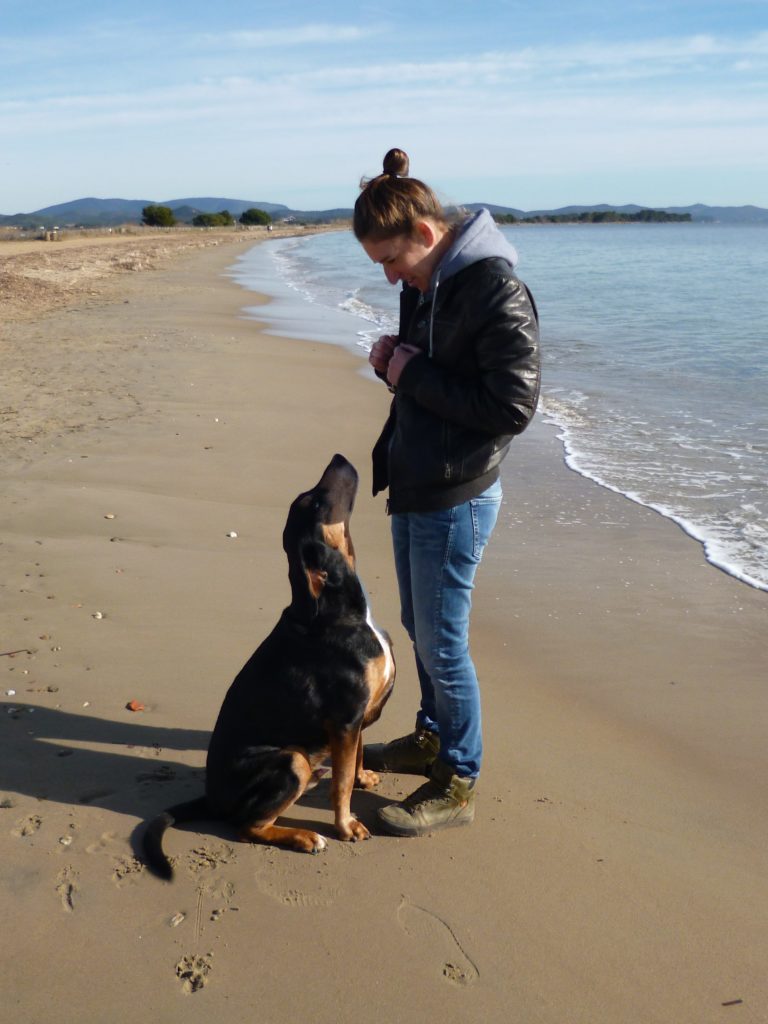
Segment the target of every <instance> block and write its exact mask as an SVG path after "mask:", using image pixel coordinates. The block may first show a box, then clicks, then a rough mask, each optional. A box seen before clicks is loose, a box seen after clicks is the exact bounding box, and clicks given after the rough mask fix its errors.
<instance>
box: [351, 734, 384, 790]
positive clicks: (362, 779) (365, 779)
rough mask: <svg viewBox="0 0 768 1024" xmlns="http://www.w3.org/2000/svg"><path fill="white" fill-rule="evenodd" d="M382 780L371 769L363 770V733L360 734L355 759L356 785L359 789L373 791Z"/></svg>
mask: <svg viewBox="0 0 768 1024" xmlns="http://www.w3.org/2000/svg"><path fill="white" fill-rule="evenodd" d="M380 782H381V779H380V778H379V776H378V775H377V774H376V772H372V771H371V770H370V768H363V733H362V730H361V732H360V738H359V739H358V741H357V756H356V758H355V785H356V786H357V787H358V789H373V787H374V786H378V784H379V783H380Z"/></svg>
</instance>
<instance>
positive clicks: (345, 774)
mask: <svg viewBox="0 0 768 1024" xmlns="http://www.w3.org/2000/svg"><path fill="white" fill-rule="evenodd" d="M359 746H360V730H359V729H354V730H352V731H351V732H344V733H341V734H340V735H337V734H334V735H332V736H331V765H332V768H333V776H332V778H331V800H332V803H333V813H334V817H335V825H336V831H337V832H338V835H339V839H344V840H347V841H348V842H353V843H354V842H357V840H358V839H368V838H370V835H371V833H370V832H369V831H368V829H367V828H366V827H365V825H363V823H362V822H360V821H358V820H357V818H355V817H353V815H352V811H351V809H350V800H351V798H352V787H353V786H354V784H355V775H356V770H357V755H358V747H359Z"/></svg>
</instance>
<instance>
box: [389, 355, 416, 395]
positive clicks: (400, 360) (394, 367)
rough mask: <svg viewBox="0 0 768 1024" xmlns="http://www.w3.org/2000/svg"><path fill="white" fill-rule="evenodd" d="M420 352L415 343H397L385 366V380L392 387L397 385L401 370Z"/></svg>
mask: <svg viewBox="0 0 768 1024" xmlns="http://www.w3.org/2000/svg"><path fill="white" fill-rule="evenodd" d="M420 354H421V349H419V348H416V346H415V345H398V346H397V348H396V349H395V351H394V352H393V353H392V358H391V359H390V360H389V364H388V366H387V380H388V381H389V383H390V384H391V385H392V387H393V388H394V387H397V382H398V381H399V380H400V374H401V373H402V372H403V370H404V369H405V367H406V366H407V365H408V363H410V361H411V360H412V359H413V357H414V356H418V355H420Z"/></svg>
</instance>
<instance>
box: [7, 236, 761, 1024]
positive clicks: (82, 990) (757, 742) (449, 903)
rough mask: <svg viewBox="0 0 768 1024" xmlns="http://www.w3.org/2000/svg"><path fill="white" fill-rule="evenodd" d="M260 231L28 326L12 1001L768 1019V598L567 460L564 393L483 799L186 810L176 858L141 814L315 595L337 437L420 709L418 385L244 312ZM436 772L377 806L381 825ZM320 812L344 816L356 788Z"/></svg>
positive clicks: (15, 682)
mask: <svg viewBox="0 0 768 1024" xmlns="http://www.w3.org/2000/svg"><path fill="white" fill-rule="evenodd" d="M252 241H253V240H252V239H245V240H244V239H242V238H239V239H236V240H235V239H232V240H231V242H230V243H229V244H226V245H225V244H223V243H222V244H219V245H207V246H206V247H204V248H202V249H190V248H184V249H182V250H180V251H179V252H175V253H166V254H165V255H164V256H163V258H162V259H158V260H157V261H145V262H146V264H147V265H145V266H142V267H140V268H137V267H134V270H133V271H132V272H129V269H130V268H128V267H124V268H122V270H120V269H113V272H111V273H110V274H108V275H103V277H102V279H100V283H96V284H95V285H94V287H87V286H86V283H85V282H86V281H87V279H88V277H89V274H90V273H91V270H92V268H93V266H94V260H96V259H97V254H96V253H95V251H91V252H90V253H88V252H86V250H85V248H82V247H81V250H80V255H79V257H78V261H77V262H78V263H79V267H80V269H79V273H78V272H77V271H78V268H77V267H75V268H74V276H73V277H71V279H69V282H70V283H69V285H68V287H70V288H71V292H70V293H68V294H64V293H63V292H61V293H59V294H58V298H57V299H56V301H54V302H50V301H48V300H47V299H46V300H45V301H42V302H41V303H39V304H38V305H35V300H34V297H29V296H28V297H27V299H26V301H25V302H23V303H21V304H18V303H17V304H16V306H14V307H12V313H13V315H12V317H11V318H9V319H8V320H7V322H6V323H5V328H4V336H3V339H2V354H3V377H4V380H3V397H2V401H1V402H0V414H1V415H2V421H3V440H2V449H1V450H0V474H1V475H2V488H3V498H4V500H3V503H2V507H1V508H0V599H1V602H0V772H1V774H0V805H1V806H0V893H1V895H2V906H3V910H4V927H3V929H2V936H0V955H1V956H2V964H3V979H2V985H1V986H0V987H1V989H2V997H1V998H0V1021H1V1022H2V1024H5V1022H14V1024H31V1022H35V1024H38V1022H47V1021H51V1020H56V1021H57V1022H59V1024H70V1022H71V1024H75V1022H77V1024H91V1022H93V1024H101V1022H103V1021H106V1020H109V1021H113V1022H122V1021H132V1020H136V1019H147V1020H157V1021H163V1022H175V1021H182V1020H183V1021H185V1022H195V1021H209V1020H211V1019H220V1020H226V1021H230V1020H249V1021H260V1022H261V1021H263V1022H265V1024H278V1022H282V1021H289V1020H296V1019H304V1018H306V1019H309V1020H312V1021H313V1022H315V1024H331V1022H338V1021H341V1022H345V1021H353V1020H354V1021H357V1020H365V1021H370V1022H372V1024H377V1022H381V1024H385V1022H391V1021H399V1022H401V1024H416V1022H418V1024H423V1022H425V1021H441V1022H445V1024H454V1022H455V1024H459V1022H466V1021H483V1022H485V1021H493V1022H496V1021H499V1022H502V1021H503V1022H507V1021H515V1022H521V1024H535V1022H544V1024H565V1022H568V1024H577V1022H578V1024H641V1022H642V1024H652V1022H659V1024H707V1022H710V1021H711V1022H719V1021H734V1020H738V1021H740V1022H749V1024H753V1022H758V1021H764V1020H766V1013H767V1012H768V1010H767V1009H766V1008H768V974H767V973H766V969H765V957H766V950H768V880H767V879H766V850H767V849H768V802H767V801H766V798H765V796H766V782H765V780H766V778H768V753H767V751H766V742H765V737H766V731H767V728H768V692H767V689H766V659H765V637H766V625H767V623H766V612H767V610H768V596H767V595H766V594H764V593H761V592H758V591H756V590H752V589H750V588H749V587H747V586H746V585H744V584H740V583H738V582H736V581H735V580H733V579H731V578H730V577H728V576H726V575H724V574H723V573H721V572H719V571H718V570H716V569H714V568H712V567H711V566H709V565H708V564H707V563H706V562H705V560H704V557H703V553H702V550H701V548H700V547H699V545H698V544H696V543H695V542H694V541H692V540H690V539H689V538H687V537H686V536H685V535H684V534H683V533H682V532H681V531H680V530H679V529H678V528H677V527H676V526H675V525H674V524H672V523H671V522H669V521H667V520H664V519H662V518H661V517H660V516H658V515H656V514H655V513H653V512H651V511H649V510H646V509H643V508H640V507H638V506H636V505H633V504H632V503H631V502H629V501H627V500H626V499H625V498H622V497H621V496H619V495H616V494H613V493H611V492H609V491H607V490H604V489H601V488H599V487H597V486H596V485H594V484H592V483H591V482H589V481H588V480H585V479H583V478H581V477H579V476H577V475H576V474H574V473H572V472H570V471H569V470H568V469H567V468H566V467H565V465H564V463H563V457H562V450H561V446H560V444H559V442H558V441H557V439H556V437H555V434H554V429H553V428H552V427H550V426H549V425H547V424H546V423H545V422H544V421H543V419H541V418H539V419H537V420H536V421H535V423H534V425H533V426H532V427H531V428H530V430H529V431H528V432H527V433H526V434H525V435H523V436H522V437H521V438H519V439H518V440H517V441H516V442H515V444H514V445H513V449H512V452H511V454H510V456H509V458H508V460H507V463H506V465H505V504H504V506H503V510H502V515H501V518H500V521H499V526H498V527H497V533H496V535H495V537H494V540H493V541H492V543H491V546H490V547H489V550H488V552H487V554H486V558H485V561H484V564H483V566H482V567H481V571H480V575H479V577H478V589H477V591H476V597H475V611H474V624H473V650H474V653H475V660H476V662H477V665H478V670H479V674H480V677H481V680H482V689H483V699H484V718H485V737H486V763H485V766H484V771H483V775H482V778H481V782H480V787H479V797H478V812H477V819H476V822H475V824H474V825H473V826H472V828H470V829H460V830H456V831H454V832H449V833H446V834H442V835H435V836H433V837H430V838H426V839H422V840H403V839H394V838H388V837H386V836H384V835H376V836H375V837H374V838H373V839H372V840H371V841H369V842H366V843H362V844H357V845H349V844H343V843H341V842H337V841H335V840H333V839H332V840H331V842H330V843H329V847H328V850H327V851H326V852H325V853H323V854H322V855H319V856H317V857H309V856H304V855H299V854H292V853H289V852H286V851H282V850H276V849H272V848H270V847H264V846H249V845H245V844H241V843H238V842H237V841H236V838H235V836H234V835H233V833H232V832H230V831H229V830H228V829H226V828H221V829H218V830H217V831H216V832H215V833H214V834H210V833H200V832H197V831H195V829H194V828H193V827H185V828H184V829H178V830H173V831H171V832H169V833H168V835H167V837H166V849H167V851H168V852H169V854H170V855H171V856H172V857H173V858H174V860H175V862H176V869H177V877H176V880H175V881H174V882H173V883H172V884H165V883H162V882H160V881H158V880H157V879H155V878H154V877H153V876H151V875H150V874H149V873H148V872H147V871H146V870H145V869H144V868H143V867H142V864H141V862H140V860H139V859H138V858H137V848H136V845H135V844H136V836H137V834H138V829H139V828H140V826H141V823H142V822H143V821H144V820H146V819H147V818H148V817H152V816H154V814H156V813H157V812H158V811H159V810H160V809H162V808H164V807H166V806H168V805H169V804H171V803H173V802H177V801H179V800H183V799H187V798H188V797H190V796H193V795H196V794H197V793H198V792H199V791H200V789H201V785H202V773H201V766H202V764H203V763H204V756H205V748H206V744H207V737H208V734H209V730H210V729H211V727H212V724H213V722H214V720H215V716H216V713H217V711H218V708H219V705H220V702H221V700H222V697H223V695H224V692H225V690H226V688H227V687H228V685H229V683H230V682H231V680H232V678H233V676H234V675H235V673H236V672H237V671H238V670H239V668H240V667H241V665H242V664H243V663H244V661H245V660H246V659H247V657H248V656H249V655H250V653H251V652H252V650H253V649H254V648H255V647H256V646H257V645H258V643H259V642H260V641H261V640H262V639H263V637H264V636H265V635H266V634H267V632H268V631H269V630H270V629H271V628H272V626H273V625H274V623H275V621H276V620H277V618H278V616H279V614H280V611H281V610H282V608H283V607H284V605H285V604H286V603H287V600H288V584H287V567H286V564H285V560H284V555H283V552H282V549H281V545H280V535H281V531H282V527H283V523H284V519H285V514H286V510H287V508H288V505H289V503H290V502H291V500H292V499H293V498H294V497H295V495H296V494H297V493H298V492H299V491H301V490H304V489H306V488H307V487H309V486H312V485H313V484H314V483H315V482H316V481H317V479H318V477H319V475H320V473H321V471H322V469H323V468H324V466H325V465H326V463H327V461H328V459H329V457H330V456H331V455H332V454H333V453H334V452H336V451H340V452H342V453H343V454H345V455H346V456H347V457H348V458H350V459H351V460H352V461H353V462H354V463H355V464H356V465H357V467H358V469H359V470H360V473H361V489H360V495H359V499H358V504H357V508H356V511H355V515H354V517H353V522H352V533H353V537H354V541H355V546H356V549H357V552H358V567H359V571H360V573H361V576H362V577H363V579H364V580H365V583H366V587H367V589H368V592H369V595H370V598H371V603H372V606H373V610H374V614H375V616H376V618H377V620H378V621H379V623H380V624H381V625H382V626H384V627H385V628H386V629H388V630H389V631H390V632H391V633H392V635H393V638H394V640H395V644H396V651H397V655H398V664H399V675H398V682H397V686H396V691H395V694H394V696H393V698H392V700H391V701H390V703H389V705H388V706H387V708H386V710H385V713H384V715H383V717H382V720H381V721H380V722H379V723H378V724H377V725H376V726H374V727H373V728H372V730H371V735H370V737H369V738H370V739H386V738H390V737H392V736H395V735H400V734H402V733H403V732H405V731H407V730H409V729H410V727H411V725H412V722H413V716H414V713H415V707H416V703H415V700H416V698H415V692H416V683H415V672H414V669H413V666H412V664H411V658H410V656H409V652H408V649H407V642H406V639H405V637H404V634H403V631H402V629H401V627H400V626H399V624H398V605H397V598H396V586H395V580H394V573H393V569H392V564H391V557H390V551H389V540H388V523H387V519H386V516H385V514H384V507H383V501H382V500H381V498H380V499H378V500H376V501H374V500H373V499H372V498H370V496H369V491H370V469H369V450H370V447H371V443H372V440H373V439H374V438H375V436H376V435H377V432H378V429H379V427H380V424H381V422H382V421H383V419H384V416H385V414H386V409H387V405H388V397H389V396H388V394H387V392H386V390H385V389H384V388H383V387H382V386H381V385H380V384H378V382H375V381H373V380H371V379H368V377H367V376H366V375H365V374H363V373H361V372H360V369H361V367H362V365H363V363H362V360H360V359H359V358H356V357H355V356H353V355H352V354H350V353H348V352H346V351H344V350H343V349H341V348H336V347H334V346H330V345H324V344H321V343H316V342H310V341H301V340H296V341H289V340H283V339H275V338H272V337H269V336H267V335H265V334H264V333H262V332H261V331H260V330H259V328H258V325H257V324H255V323H254V322H253V321H252V320H248V319H245V318H243V317H242V316H240V315H239V311H240V309H241V308H242V307H243V306H245V305H249V306H254V305H256V304H257V303H258V301H259V300H258V299H257V298H256V297H255V296H253V295H252V294H250V293H246V292H244V291H243V290H242V289H241V288H239V287H238V286H237V285H235V284H234V283H233V282H232V281H231V280H229V279H228V278H227V277H226V276H225V271H226V269H227V267H228V266H229V265H231V264H232V263H233V262H234V259H235V258H236V255H237V254H238V252H240V251H243V250H244V249H245V248H246V247H247V246H248V245H250V244H252ZM124 245H125V243H124V242H116V243H115V246H114V247H110V246H109V245H106V246H105V245H102V246H100V247H99V252H101V253H102V256H103V254H104V252H105V251H107V252H110V253H111V255H112V256H114V257H115V259H118V258H119V253H120V252H123V251H124V249H123V248H122V247H123V246H124ZM48 250H49V251H46V256H47V258H48V259H49V260H50V261H54V262H55V260H56V259H58V258H61V256H59V253H64V252H65V249H64V248H62V249H55V246H54V245H53V244H50V245H49V246H48ZM118 250H119V251H118ZM20 255H21V254H20ZM20 255H17V256H10V255H6V249H5V248H3V249H2V251H1V252H0V271H5V272H6V275H7V274H8V273H9V272H10V271H9V267H10V261H11V260H13V259H19V258H20ZM101 258H102V257H98V259H101ZM139 262H141V261H139ZM89 268H90V269H89ZM48 269H49V270H50V272H51V275H52V277H51V279H52V280H54V284H55V283H56V282H55V273H56V269H55V267H51V266H49V268H48ZM67 272H68V273H69V272H70V271H67ZM5 280H6V282H7V281H9V278H8V276H6V278H5ZM62 287H63V286H62ZM91 292H92V293H93V294H90V293H91ZM263 301H266V300H263ZM233 531H234V532H236V533H237V537H236V538H232V537H228V536H227V534H228V533H230V532H233ZM13 652H18V653H13ZM10 691H15V693H11V692H10ZM133 700H135V701H139V702H140V703H141V704H143V705H144V710H143V711H138V712H132V711H130V710H128V709H127V708H126V705H127V704H128V703H129V702H130V701H133ZM418 781H419V780H418V779H413V778H409V777H405V776H402V777H398V776H387V777H385V779H384V781H383V782H382V784H381V786H380V788H379V790H378V791H376V792H373V793H362V792H360V793H356V794H355V796H354V798H353V809H354V810H356V812H357V813H358V815H359V816H360V818H361V819H362V820H363V821H364V822H365V823H366V824H368V825H369V826H370V827H371V828H374V829H375V824H374V822H375V809H376V807H377V806H380V805H381V803H382V802H384V801H386V800H387V799H391V798H393V797H397V796H399V795H401V794H404V793H406V792H408V791H409V789H410V788H413V787H414V786H415V785H416V784H418ZM293 816H294V817H295V818H296V819H297V820H301V821H306V822H311V823H312V825H313V826H316V827H317V828H319V829H320V831H322V832H324V833H326V834H327V835H329V836H332V834H333V832H332V824H331V823H332V815H331V812H330V807H329V794H328V786H327V783H323V784H321V785H320V786H319V787H318V788H317V789H316V790H314V791H313V792H312V793H311V794H309V795H308V796H307V798H306V799H305V800H304V801H302V803H301V805H300V806H299V807H297V808H295V811H294V814H293Z"/></svg>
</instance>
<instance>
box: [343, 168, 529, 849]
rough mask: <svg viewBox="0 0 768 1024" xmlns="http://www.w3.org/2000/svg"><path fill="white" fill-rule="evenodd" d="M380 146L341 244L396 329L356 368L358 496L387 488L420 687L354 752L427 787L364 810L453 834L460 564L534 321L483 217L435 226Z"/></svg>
mask: <svg viewBox="0 0 768 1024" xmlns="http://www.w3.org/2000/svg"><path fill="white" fill-rule="evenodd" d="M407 175H408V157H407V155H406V154H405V153H403V152H402V150H397V149H393V150H390V151H389V152H388V153H387V155H386V156H385V157H384V173H383V174H381V175H379V176H378V177H376V178H372V179H371V180H369V181H364V182H363V183H362V186H361V193H360V196H359V197H358V199H357V202H356V203H355V212H354V221H353V227H354V232H355V236H356V237H357V239H358V241H359V242H360V243H361V244H362V246H363V249H364V250H365V252H366V253H367V254H368V256H369V257H370V258H371V259H372V260H373V261H374V262H375V263H380V264H381V265H382V267H383V269H384V273H385V275H386V277H387V280H388V281H389V283H390V284H393V285H394V284H397V283H398V282H401V283H402V292H401V297H400V328H399V334H398V335H397V336H396V337H395V336H392V335H384V336H383V337H381V338H379V340H378V341H377V342H376V343H375V344H374V345H373V347H372V349H371V354H370V362H371V365H372V366H373V367H374V369H375V371H376V373H377V374H378V375H379V376H380V377H381V378H382V379H383V380H385V381H386V382H387V383H388V384H389V386H390V390H392V391H393V392H394V400H393V402H392V407H391V410H390V415H389V419H388V420H387V423H386V425H385V427H384V430H383V432H382V435H381V437H380V438H379V440H378V441H377V443H376V446H375V447H374V450H373V492H374V494H377V493H378V492H379V491H382V490H384V489H385V488H387V487H388V488H389V500H388V502H387V509H388V511H389V513H390V514H391V516H392V538H393V545H394V554H395V568H396V571H397V580H398V586H399V590H400V604H401V615H402V622H403V625H404V627H405V629H406V631H407V632H408V635H409V636H410V638H411V640H412V641H413V645H414V652H415V655H416V669H417V672H418V677H419V683H420V687H421V704H420V708H419V711H418V714H417V717H416V729H415V731H414V732H413V733H410V734H409V735H408V736H403V737H401V738H400V739H397V740H393V741H392V742H391V743H386V744H375V745H369V746H366V748H365V766H366V767H367V768H371V769H373V770H378V771H396V772H405V773H412V774H422V775H427V776H428V778H429V781H428V782H427V783H426V784H425V785H422V786H421V787H420V788H419V789H417V790H416V792H415V793H413V794H411V795H410V796H409V797H407V798H406V799H405V800H403V801H402V802H401V803H399V804H392V805H390V806H387V807H384V808H383V809H382V810H381V811H380V812H379V815H380V817H381V820H382V823H383V825H384V827H385V828H386V829H387V830H388V831H389V832H391V833H394V834H395V835H402V836H417V835H424V834H425V833H427V832H432V831H435V830H437V829H440V828H449V827H454V826H457V825H468V824H469V823H470V822H471V821H472V820H473V818H474V801H475V785H476V780H477V777H478V775H479V773H480V764H481V759H482V735H481V721H480V693H479V687H478V682H477V675H476V673H475V668H474V665H473V663H472V659H471V657H470V653H469V613H470V606H471V593H472V587H473V579H474V575H475V571H476V569H477V566H478V564H479V562H480V558H481V556H482V552H483V549H484V548H485V545H486V544H487V542H488V539H489V537H490V535H491V532H492V530H493V527H494V525H495V522H496V517H497V515H498V510H499V505H500V503H501V485H500V482H499V466H500V464H501V461H502V459H503V458H504V456H505V455H506V453H507V451H508V449H509V445H510V442H511V440H512V438H513V437H514V436H515V435H516V434H519V433H521V431H523V430H524V429H525V427H526V426H527V425H528V423H529V422H530V419H531V417H532V416H533V414H534V411H535V409H536V403H537V400H538V393H539V356H538V323H537V315H536V310H535V306H534V304H533V299H532V297H531V295H530V293H529V292H528V290H527V288H526V287H525V285H524V284H522V282H520V281H519V280H518V279H517V278H516V277H515V275H514V273H513V270H514V266H515V263H516V258H517V254H516V252H515V250H514V249H513V248H512V246H511V245H509V243H508V242H507V241H506V239H505V238H504V236H503V235H502V234H501V232H500V231H499V230H498V228H497V227H496V225H495V224H494V222H493V219H492V218H491V216H490V214H489V213H488V211H487V210H481V211H479V212H478V213H476V214H474V215H472V216H469V217H467V218H466V219H465V220H462V221H461V222H459V223H457V224H455V225H451V223H449V221H448V218H447V217H446V214H445V212H444V211H443V209H442V207H441V205H440V203H439V201H438V200H437V198H436V196H435V194H434V193H433V191H432V190H431V189H430V188H429V187H428V186H427V185H425V184H424V183H423V182H421V181H419V180H418V179H416V178H410V177H408V176H407Z"/></svg>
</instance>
